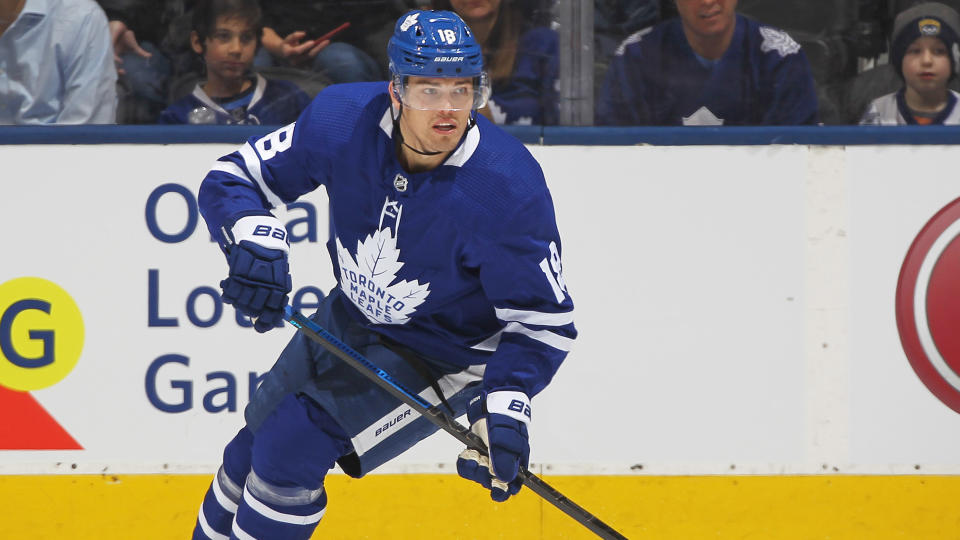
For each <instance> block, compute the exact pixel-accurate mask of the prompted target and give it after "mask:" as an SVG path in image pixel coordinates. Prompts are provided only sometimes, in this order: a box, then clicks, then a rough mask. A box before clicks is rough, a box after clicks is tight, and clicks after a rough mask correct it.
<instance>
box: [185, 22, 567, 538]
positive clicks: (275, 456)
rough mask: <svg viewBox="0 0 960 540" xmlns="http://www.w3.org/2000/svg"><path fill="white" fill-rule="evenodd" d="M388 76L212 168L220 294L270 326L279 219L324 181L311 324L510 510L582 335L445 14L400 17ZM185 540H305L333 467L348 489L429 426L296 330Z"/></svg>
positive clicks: (543, 216)
mask: <svg viewBox="0 0 960 540" xmlns="http://www.w3.org/2000/svg"><path fill="white" fill-rule="evenodd" d="M388 55H389V58H390V71H391V74H392V79H391V81H390V82H389V83H352V84H344V85H333V86H330V87H328V88H326V89H325V90H323V91H322V92H321V93H320V94H319V95H318V96H317V97H316V98H315V99H314V101H313V102H312V103H311V105H310V106H309V107H308V108H307V109H306V110H305V111H304V113H303V114H302V115H301V116H300V118H299V119H298V120H297V122H296V123H294V124H290V125H288V126H286V127H284V128H282V129H279V130H277V131H275V132H273V133H271V134H269V135H266V136H264V137H262V138H259V139H257V138H254V139H251V140H250V141H249V142H248V143H246V144H244V145H243V146H241V147H240V149H239V150H237V151H236V152H234V153H232V154H229V155H227V156H224V157H222V158H220V160H219V161H217V162H216V164H215V166H214V167H213V168H212V170H211V171H210V172H209V173H208V174H207V176H206V178H205V179H204V181H203V184H202V185H201V188H200V194H199V204H200V209H201V212H202V214H203V216H204V219H205V220H206V222H207V226H208V227H209V230H210V232H211V233H212V234H213V235H214V236H215V237H216V238H217V239H218V240H219V242H220V244H221V246H222V248H223V250H224V252H225V254H226V257H227V262H228V265H229V276H228V277H227V278H226V279H225V280H224V281H223V282H221V286H222V287H223V297H224V301H226V302H228V303H231V304H233V305H234V306H235V307H236V308H237V309H239V310H240V311H241V312H243V313H245V314H247V315H249V316H251V317H255V318H256V322H255V325H254V326H255V328H256V329H257V330H258V331H261V332H263V331H267V330H269V329H271V328H273V327H277V326H281V325H282V323H283V319H282V310H283V306H284V305H285V303H286V301H287V293H288V292H289V290H290V285H291V284H290V277H289V273H288V267H287V253H288V249H289V246H288V243H287V241H286V231H285V230H284V226H283V225H282V224H281V223H280V221H279V220H278V219H277V218H276V217H274V216H273V215H271V213H270V212H269V209H270V208H271V207H273V206H276V205H279V204H283V203H289V202H291V201H293V200H295V199H296V198H297V197H299V196H300V195H303V194H304V193H307V192H309V191H312V190H314V189H316V188H317V187H319V186H321V185H322V186H324V187H325V189H326V191H327V194H328V196H329V198H330V208H331V237H330V240H329V242H328V244H327V248H328V250H329V253H330V256H331V258H332V260H333V263H334V266H335V270H336V273H337V277H338V281H339V284H338V286H337V287H336V288H335V289H334V290H332V291H330V293H329V294H328V295H327V297H326V298H325V299H324V300H323V302H322V305H321V307H320V308H319V309H318V311H317V313H315V314H314V315H313V316H312V318H313V319H314V320H315V321H317V323H318V324H320V325H321V326H323V327H325V328H327V329H328V330H330V331H331V333H333V334H335V335H337V336H338V337H340V338H341V339H343V340H344V341H346V342H347V343H348V344H349V345H350V346H351V347H354V348H355V349H358V350H359V351H360V352H361V353H362V354H364V355H365V356H366V357H367V358H369V359H370V360H371V361H372V362H374V363H375V364H377V366H378V367H380V368H381V369H383V370H384V371H386V372H388V373H390V374H391V376H392V377H393V378H395V379H396V380H397V381H399V382H400V383H401V384H403V385H404V386H406V387H407V388H411V389H412V390H414V391H417V392H422V395H424V396H429V399H430V400H431V401H432V402H433V403H442V404H443V405H442V406H443V407H445V408H447V409H448V411H449V412H452V414H453V416H459V415H461V414H463V412H464V411H466V412H467V416H468V420H469V421H470V423H471V429H473V430H474V431H475V432H476V433H478V434H480V436H481V437H485V438H486V440H487V441H488V442H489V447H490V449H491V450H490V452H491V458H490V459H489V460H488V459H487V458H486V456H480V455H478V453H477V452H476V451H470V450H465V451H464V452H463V453H462V454H461V455H460V457H459V458H458V460H457V470H458V472H459V473H460V474H461V475H462V476H464V477H465V478H468V479H472V480H475V481H477V482H479V483H480V484H482V485H483V486H485V487H486V488H488V489H490V490H491V491H490V493H491V497H492V498H493V499H494V500H497V501H502V500H506V499H507V498H508V497H509V496H510V495H512V494H515V493H517V491H518V490H519V489H520V485H521V480H520V479H519V478H518V476H517V472H518V469H519V467H520V466H526V464H527V461H528V457H529V443H528V424H529V423H530V420H531V409H530V398H532V397H533V396H534V395H536V394H537V393H538V392H540V391H541V390H542V389H543V388H544V387H545V386H546V385H547V384H548V383H549V382H550V380H551V378H552V377H553V375H554V373H555V371H556V370H557V368H558V367H559V365H560V363H561V362H562V360H563V359H564V357H565V356H566V354H567V351H568V350H569V349H570V347H571V345H572V343H573V340H574V338H575V337H576V330H575V329H574V326H573V303H572V300H571V298H570V295H569V293H568V292H567V287H566V284H565V282H564V279H563V272H562V266H561V262H560V254H561V245H560V238H559V235H558V233H557V227H556V223H555V218H554V211H553V203H552V201H551V197H550V194H549V192H548V190H547V187H546V184H545V182H544V178H543V173H542V172H541V170H540V167H539V165H538V164H537V162H536V161H535V160H534V159H533V157H532V156H531V155H530V154H529V153H528V151H527V150H526V149H525V148H524V147H523V145H522V144H520V143H519V142H518V141H517V140H516V139H514V138H512V137H510V136H509V135H507V134H506V133H504V132H503V131H501V130H500V129H498V128H497V127H495V126H494V125H493V124H491V123H490V122H489V121H488V120H487V119H485V118H483V117H482V116H481V115H478V114H477V113H476V109H478V108H480V107H482V106H483V105H484V102H485V100H486V99H487V96H488V95H489V83H488V81H487V77H486V74H485V73H484V71H483V65H482V59H481V54H480V48H479V46H478V45H477V43H476V41H475V39H474V37H473V35H472V33H471V32H470V29H469V28H468V27H467V26H466V25H465V24H464V23H463V21H462V20H461V19H460V18H459V17H457V16H456V15H455V14H453V13H450V12H444V11H413V12H409V13H408V14H406V15H404V16H402V17H401V18H400V19H399V20H398V21H397V24H396V26H395V29H394V34H393V36H392V37H391V39H390V42H389V45H388ZM245 419H246V426H245V427H244V428H243V429H242V430H241V431H240V432H239V433H238V434H237V436H236V437H235V438H234V439H233V440H232V441H231V442H230V443H229V444H228V445H227V447H226V449H225V451H224V455H223V465H222V467H221V468H220V470H219V472H218V473H217V475H216V477H215V478H214V480H213V482H212V485H211V487H210V489H209V490H208V492H207V494H206V497H205V498H204V501H203V504H202V508H201V510H200V515H199V517H198V520H197V525H196V528H195V530H194V538H223V537H226V536H227V535H231V534H232V535H233V536H231V537H233V538H236V537H239V538H251V537H252V538H269V539H271V540H275V539H281V540H282V539H294V538H309V537H310V535H311V532H312V531H313V530H314V528H315V527H316V525H317V523H318V521H319V520H320V518H321V517H322V516H323V513H324V510H325V507H326V502H327V493H326V492H325V490H324V486H323V481H324V477H325V475H326V474H327V471H328V470H329V469H330V468H332V467H333V466H334V464H335V463H339V465H340V466H341V468H342V469H343V470H344V472H346V473H347V474H349V475H351V476H354V477H361V476H363V475H364V474H366V473H368V472H370V471H371V470H373V469H375V468H376V467H377V466H379V465H381V464H383V463H384V462H386V461H388V460H390V459H392V458H393V457H395V456H397V455H399V454H401V453H402V452H404V451H406V450H407V449H409V448H410V447H411V446H412V445H413V444H415V443H416V442H417V441H419V440H421V439H423V438H424V437H426V436H427V435H429V434H430V433H432V432H433V431H435V430H436V428H435V427H434V426H433V425H432V424H430V423H429V422H428V421H426V419H424V418H422V417H419V415H417V414H416V413H415V412H412V411H411V410H410V409H409V408H408V407H406V406H403V405H401V403H400V402H399V401H398V400H397V399H395V398H394V397H392V396H390V395H389V394H387V393H386V392H385V391H383V390H382V389H380V388H379V387H377V386H375V385H373V384H372V383H370V382H369V381H368V380H367V379H365V378H364V377H363V376H361V375H360V374H359V373H356V372H355V371H354V370H353V369H352V368H350V367H349V366H346V365H345V364H343V363H342V362H341V361H339V360H337V359H336V358H334V357H333V356H332V355H330V354H328V353H326V352H324V351H323V350H322V349H321V348H319V347H318V346H316V345H315V344H314V343H313V342H311V341H310V340H308V339H306V338H304V337H303V336H302V335H301V334H295V335H294V337H293V339H292V340H291V341H290V343H289V344H288V345H287V347H286V348H285V349H284V351H283V352H282V353H281V355H280V357H279V359H278V360H277V363H276V364H275V365H274V367H273V368H272V369H271V370H270V371H269V372H268V374H267V375H266V376H265V377H264V381H263V383H262V384H261V386H260V388H259V389H258V390H257V392H256V394H255V396H254V398H253V399H252V401H251V403H250V404H249V405H248V407H247V408H246V410H245Z"/></svg>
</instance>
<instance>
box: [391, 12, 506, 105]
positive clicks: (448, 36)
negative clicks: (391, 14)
mask: <svg viewBox="0 0 960 540" xmlns="http://www.w3.org/2000/svg"><path fill="white" fill-rule="evenodd" d="M387 56H388V57H389V59H390V75H391V77H392V79H393V86H394V92H395V95H396V96H397V99H399V100H400V101H401V103H404V104H405V105H407V106H411V103H410V101H411V100H409V99H407V100H405V99H404V98H405V97H407V96H406V82H407V80H406V79H407V77H411V76H415V77H428V78H463V77H469V78H473V79H474V84H473V93H472V98H473V99H472V103H471V104H470V106H471V107H472V108H474V109H479V108H481V107H483V106H484V105H486V102H487V98H488V97H489V96H490V82H489V79H488V78H487V74H486V72H484V70H483V54H482V52H481V50H480V45H479V44H478V43H477V40H476V38H474V36H473V32H472V31H471V30H470V27H469V26H467V24H466V23H465V22H463V19H461V18H460V17H459V16H458V15H457V14H456V13H453V12H450V11H424V10H421V11H410V12H408V13H407V14H405V15H403V16H401V17H400V19H398V20H397V24H396V26H395V27H394V30H393V36H392V37H391V38H390V42H389V43H388V44H387ZM414 107H415V108H428V109H432V108H435V107H432V106H419V107H418V106H416V105H414ZM437 108H451V107H450V106H449V104H447V106H444V107H437ZM453 108H459V107H453Z"/></svg>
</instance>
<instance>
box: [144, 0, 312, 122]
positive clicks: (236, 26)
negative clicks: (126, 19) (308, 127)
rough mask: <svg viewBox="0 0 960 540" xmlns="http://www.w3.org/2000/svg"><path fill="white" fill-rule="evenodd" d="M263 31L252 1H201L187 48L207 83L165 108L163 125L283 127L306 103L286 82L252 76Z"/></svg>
mask: <svg viewBox="0 0 960 540" xmlns="http://www.w3.org/2000/svg"><path fill="white" fill-rule="evenodd" d="M260 31H261V22H260V6H259V5H258V3H257V1H256V0H199V1H198V2H197V5H196V7H195V8H194V11H193V31H192V32H191V33H190V43H191V46H192V47H193V50H194V52H196V53H197V54H198V55H200V56H201V57H202V58H203V64H204V66H205V68H206V79H205V80H203V81H200V82H198V83H197V85H196V87H195V88H194V89H193V92H192V93H191V94H189V95H187V96H185V97H183V98H181V99H180V100H178V101H176V102H174V103H173V104H171V105H170V106H169V107H167V108H166V109H165V110H164V111H163V112H162V113H161V114H160V119H159V122H160V123H161V124H273V125H281V124H287V123H289V122H292V121H294V120H296V119H297V116H298V115H299V114H300V112H301V111H302V110H303V109H304V108H305V107H306V106H307V104H308V103H309V102H310V98H309V97H308V96H307V94H305V93H304V92H303V91H302V90H300V89H299V88H298V87H297V86H296V85H295V84H293V83H291V82H289V81H281V80H268V79H266V78H264V77H263V76H261V75H259V74H255V73H251V71H250V68H251V66H252V65H253V56H254V54H255V53H256V50H257V45H258V42H259V40H258V36H259V35H260Z"/></svg>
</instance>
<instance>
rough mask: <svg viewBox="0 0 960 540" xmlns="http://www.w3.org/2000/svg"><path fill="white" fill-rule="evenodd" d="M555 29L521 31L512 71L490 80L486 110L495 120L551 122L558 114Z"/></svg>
mask: <svg viewBox="0 0 960 540" xmlns="http://www.w3.org/2000/svg"><path fill="white" fill-rule="evenodd" d="M559 76H560V60H559V44H558V38H557V33H556V32H555V31H554V30H552V29H550V28H547V27H535V28H531V29H530V30H528V31H526V32H524V33H523V35H522V36H520V41H519V43H518V46H517V58H516V62H515V64H514V68H513V73H512V74H511V75H510V77H509V78H508V79H505V80H502V81H493V88H492V91H493V92H492V95H491V96H490V112H491V115H492V117H493V121H494V122H496V123H498V124H514V125H533V124H535V125H554V124H556V123H557V120H558V118H559V116H560V92H559V90H558V88H557V85H558V84H559Z"/></svg>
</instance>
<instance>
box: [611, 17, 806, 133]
mask: <svg viewBox="0 0 960 540" xmlns="http://www.w3.org/2000/svg"><path fill="white" fill-rule="evenodd" d="M736 7H737V2H736V0H676V8H677V11H678V13H679V17H678V18H674V19H670V20H667V21H664V22H662V23H659V24H657V25H655V26H654V27H653V28H652V29H647V30H642V31H640V32H637V33H636V34H634V35H632V36H630V37H628V38H627V39H626V40H625V41H624V42H623V44H622V45H621V47H620V48H619V49H618V50H617V52H616V55H615V56H614V58H613V60H612V61H611V63H610V69H609V71H608V73H607V77H606V81H605V82H604V87H603V91H602V92H601V97H600V100H599V102H598V104H597V119H598V123H600V124H608V125H616V124H620V125H644V124H647V125H751V124H752V125H758V124H759V125H783V124H815V123H817V122H818V113H817V95H816V89H815V87H814V82H813V76H812V75H811V71H810V64H809V62H808V61H807V58H806V55H805V54H804V53H803V51H802V50H801V49H800V45H798V44H797V43H796V42H795V41H794V40H793V39H792V38H791V37H790V36H789V35H787V34H786V33H785V32H784V31H782V30H779V29H777V28H773V27H771V26H766V25H763V24H760V23H757V22H756V21H753V20H751V19H748V18H746V17H744V16H742V15H739V14H737V13H736Z"/></svg>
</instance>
